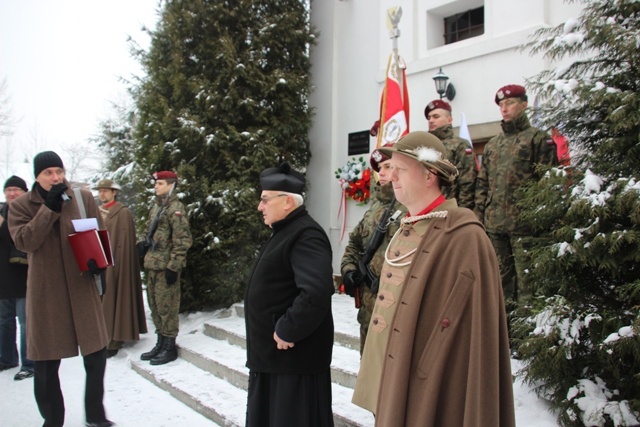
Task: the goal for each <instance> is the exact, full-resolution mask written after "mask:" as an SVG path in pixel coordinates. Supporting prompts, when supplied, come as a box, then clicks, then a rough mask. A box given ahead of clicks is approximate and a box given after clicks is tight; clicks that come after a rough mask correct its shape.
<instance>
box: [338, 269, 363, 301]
mask: <svg viewBox="0 0 640 427" xmlns="http://www.w3.org/2000/svg"><path fill="white" fill-rule="evenodd" d="M363 279H364V278H363V277H362V273H360V271H358V270H349V271H347V272H346V273H344V275H343V276H342V283H343V284H344V291H345V292H346V293H347V295H349V296H350V297H355V296H356V289H358V287H359V286H360V284H361V283H362V280H363Z"/></svg>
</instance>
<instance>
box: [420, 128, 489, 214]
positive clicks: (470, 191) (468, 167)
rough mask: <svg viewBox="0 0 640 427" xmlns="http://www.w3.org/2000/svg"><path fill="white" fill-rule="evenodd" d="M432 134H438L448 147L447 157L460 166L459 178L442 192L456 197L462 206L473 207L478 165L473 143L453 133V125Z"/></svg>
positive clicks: (446, 195) (456, 165)
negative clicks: (472, 146)
mask: <svg viewBox="0 0 640 427" xmlns="http://www.w3.org/2000/svg"><path fill="white" fill-rule="evenodd" d="M431 134H433V135H435V136H437V137H438V138H439V139H440V140H441V141H442V143H443V144H444V146H445V148H446V149H447V157H448V159H449V161H450V162H451V163H453V164H454V165H455V167H456V168H458V172H459V175H458V179H456V182H454V183H453V185H451V186H448V187H447V186H443V187H442V193H443V194H444V196H445V197H446V198H447V199H451V198H455V199H456V201H457V202H458V206H459V207H461V208H469V209H473V206H474V204H475V203H474V200H475V191H476V177H477V176H478V167H477V166H476V159H475V153H474V152H473V149H472V148H471V143H470V142H469V141H467V140H466V139H462V138H458V137H457V136H454V135H453V128H452V127H451V125H446V126H442V127H440V128H438V129H436V130H434V131H432V132H431Z"/></svg>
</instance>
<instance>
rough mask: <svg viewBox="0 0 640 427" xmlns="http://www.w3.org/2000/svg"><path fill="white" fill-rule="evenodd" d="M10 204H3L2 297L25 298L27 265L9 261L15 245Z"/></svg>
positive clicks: (0, 235) (0, 228)
mask: <svg viewBox="0 0 640 427" xmlns="http://www.w3.org/2000/svg"><path fill="white" fill-rule="evenodd" d="M7 211H8V205H4V206H2V212H1V215H2V217H3V218H4V221H3V222H2V225H1V226H0V299H7V298H24V297H25V296H26V295H27V265H26V264H11V263H9V253H10V251H11V247H12V246H13V247H15V246H14V245H13V240H11V235H10V234H9V226H8V224H7Z"/></svg>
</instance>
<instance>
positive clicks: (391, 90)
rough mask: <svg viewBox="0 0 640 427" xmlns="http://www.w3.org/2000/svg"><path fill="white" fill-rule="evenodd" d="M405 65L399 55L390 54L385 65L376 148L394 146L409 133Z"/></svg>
mask: <svg viewBox="0 0 640 427" xmlns="http://www.w3.org/2000/svg"><path fill="white" fill-rule="evenodd" d="M405 69H406V65H405V63H404V61H403V60H402V58H400V56H399V55H395V54H393V53H392V54H391V55H390V56H389V61H388V63H387V79H386V81H385V84H384V90H383V92H382V98H381V100H380V131H379V132H378V142H377V147H381V146H383V145H385V144H388V143H393V144H395V143H396V142H398V140H399V139H400V137H402V136H403V135H406V134H407V133H409V90H408V88H407V79H406V77H405Z"/></svg>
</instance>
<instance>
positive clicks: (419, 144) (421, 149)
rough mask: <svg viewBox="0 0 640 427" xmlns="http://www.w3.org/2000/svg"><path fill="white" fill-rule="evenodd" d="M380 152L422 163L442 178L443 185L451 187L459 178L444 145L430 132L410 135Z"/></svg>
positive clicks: (418, 132)
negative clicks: (395, 154) (398, 155)
mask: <svg viewBox="0 0 640 427" xmlns="http://www.w3.org/2000/svg"><path fill="white" fill-rule="evenodd" d="M378 150H379V151H381V152H382V153H383V154H385V155H387V156H390V157H392V156H393V153H397V154H402V155H403V156H407V157H411V158H412V159H415V160H417V161H419V162H421V163H422V164H423V165H425V167H426V168H427V169H429V170H430V171H432V172H434V173H435V174H437V175H438V176H439V177H440V178H441V179H440V182H441V184H442V185H451V184H453V183H454V182H455V180H456V178H457V177H458V169H457V168H456V167H455V166H454V165H453V163H451V162H450V161H449V160H448V159H447V150H446V149H445V148H444V144H442V141H440V139H438V137H436V136H434V135H433V134H431V133H429V132H424V131H415V132H411V133H408V134H406V135H405V136H403V137H402V138H400V140H399V141H398V142H396V143H395V145H394V146H393V147H380V148H379V149H378Z"/></svg>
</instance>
